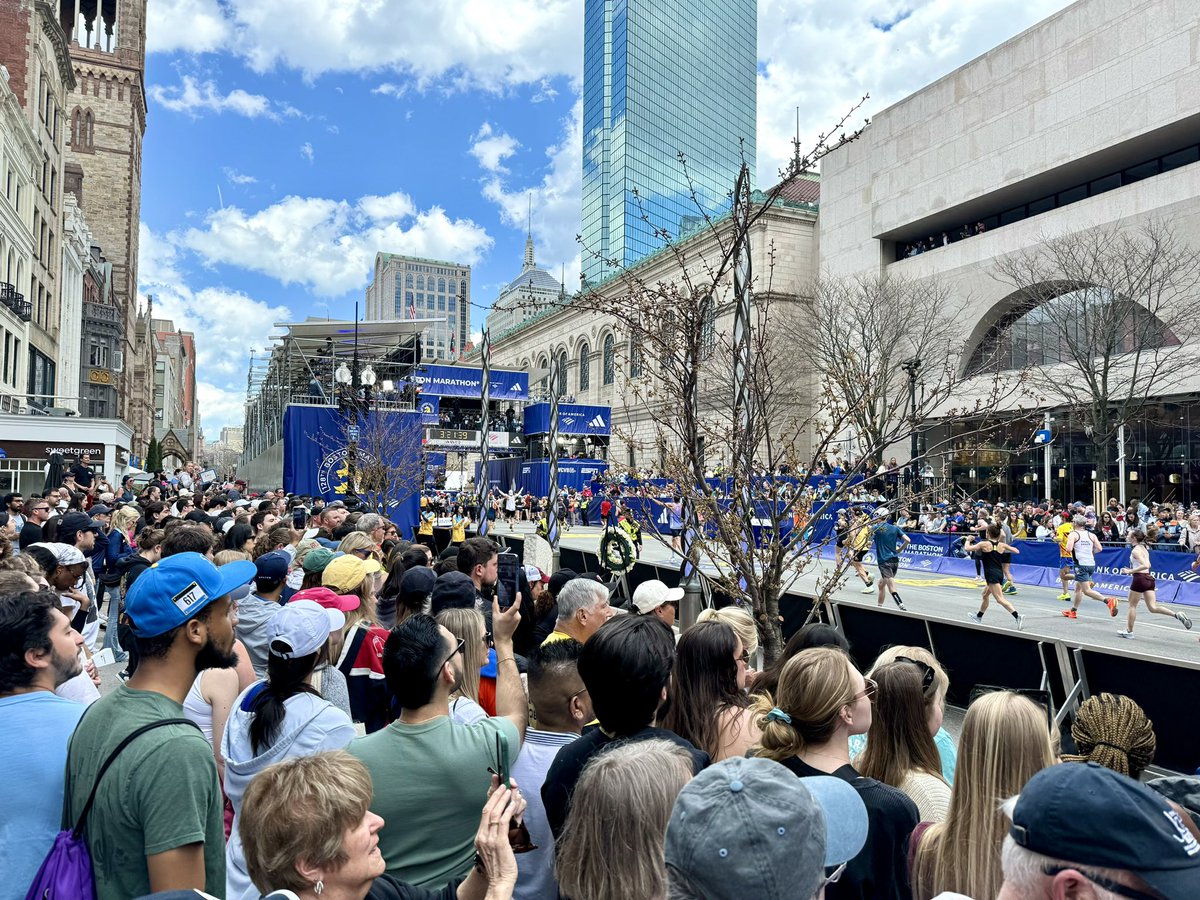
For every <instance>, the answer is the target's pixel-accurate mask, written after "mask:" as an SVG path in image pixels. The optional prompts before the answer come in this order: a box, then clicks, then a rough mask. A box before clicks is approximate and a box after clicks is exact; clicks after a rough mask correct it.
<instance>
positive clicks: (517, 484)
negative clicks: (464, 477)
mask: <svg viewBox="0 0 1200 900" xmlns="http://www.w3.org/2000/svg"><path fill="white" fill-rule="evenodd" d="M521 462H522V460H520V459H518V458H517V457H515V456H510V457H503V458H498V459H489V460H488V484H490V485H491V486H492V489H493V490H497V491H503V492H504V493H506V494H511V493H512V492H513V491H518V490H521V488H522V485H521ZM475 483H476V484H479V463H475ZM525 493H529V491H525Z"/></svg>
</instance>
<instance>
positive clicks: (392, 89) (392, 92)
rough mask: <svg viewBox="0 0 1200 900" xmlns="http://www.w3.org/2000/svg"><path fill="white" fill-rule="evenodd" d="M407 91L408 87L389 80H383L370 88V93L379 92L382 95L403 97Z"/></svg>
mask: <svg viewBox="0 0 1200 900" xmlns="http://www.w3.org/2000/svg"><path fill="white" fill-rule="evenodd" d="M407 92H408V88H407V87H406V86H405V85H402V84H393V83H392V82H390V81H385V82H383V83H382V84H380V85H378V86H377V87H373V88H371V93H372V94H380V95H382V96H384V97H403V96H404V95H405V94H406V93H407Z"/></svg>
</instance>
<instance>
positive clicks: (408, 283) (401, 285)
mask: <svg viewBox="0 0 1200 900" xmlns="http://www.w3.org/2000/svg"><path fill="white" fill-rule="evenodd" d="M366 300H367V314H366V321H368V322H386V321H389V320H393V319H437V320H438V322H437V324H433V325H430V326H429V327H428V328H426V329H425V331H424V333H423V334H422V336H421V346H422V356H421V358H422V359H423V360H425V361H426V362H434V361H436V360H451V359H456V358H457V357H459V356H460V355H461V354H462V353H463V352H464V348H465V347H466V345H467V340H468V335H469V334H470V331H469V329H470V327H471V267H470V266H467V265H463V264H462V263H453V262H445V261H443V260H439V259H421V258H420V257H416V256H399V255H397V254H395V253H377V254H375V277H374V278H373V279H372V281H371V284H370V285H368V287H367V295H366ZM443 323H444V324H443Z"/></svg>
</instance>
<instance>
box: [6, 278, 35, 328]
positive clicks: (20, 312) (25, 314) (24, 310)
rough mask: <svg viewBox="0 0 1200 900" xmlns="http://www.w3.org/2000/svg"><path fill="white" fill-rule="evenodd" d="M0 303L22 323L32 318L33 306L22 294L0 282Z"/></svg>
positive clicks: (9, 285) (7, 284)
mask: <svg viewBox="0 0 1200 900" xmlns="http://www.w3.org/2000/svg"><path fill="white" fill-rule="evenodd" d="M0 303H3V304H4V305H5V306H7V307H8V308H9V309H10V310H12V312H13V314H14V315H16V317H17V318H18V319H20V320H21V321H22V322H28V321H29V320H30V319H31V318H33V305H32V304H31V303H30V302H29V301H28V300H26V299H25V295H24V294H22V293H20V292H18V291H17V289H16V288H15V287H13V286H12V285H11V284H9V283H8V282H7V281H0Z"/></svg>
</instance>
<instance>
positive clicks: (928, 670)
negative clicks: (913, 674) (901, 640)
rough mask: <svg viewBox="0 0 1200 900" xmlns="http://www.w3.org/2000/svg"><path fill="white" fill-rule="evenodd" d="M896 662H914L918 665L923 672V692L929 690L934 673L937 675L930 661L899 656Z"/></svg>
mask: <svg viewBox="0 0 1200 900" xmlns="http://www.w3.org/2000/svg"><path fill="white" fill-rule="evenodd" d="M896 662H906V663H912V664H913V665H914V666H916V667H917V668H918V669H919V670H920V672H921V691H922V693H923V692H925V691H927V690H929V686H930V685H931V684H933V679H934V675H935V673H934V671H933V666H931V665H929V664H928V663H923V662H921V661H920V660H919V659H912V658H911V657H908V656H897V657H896Z"/></svg>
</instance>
